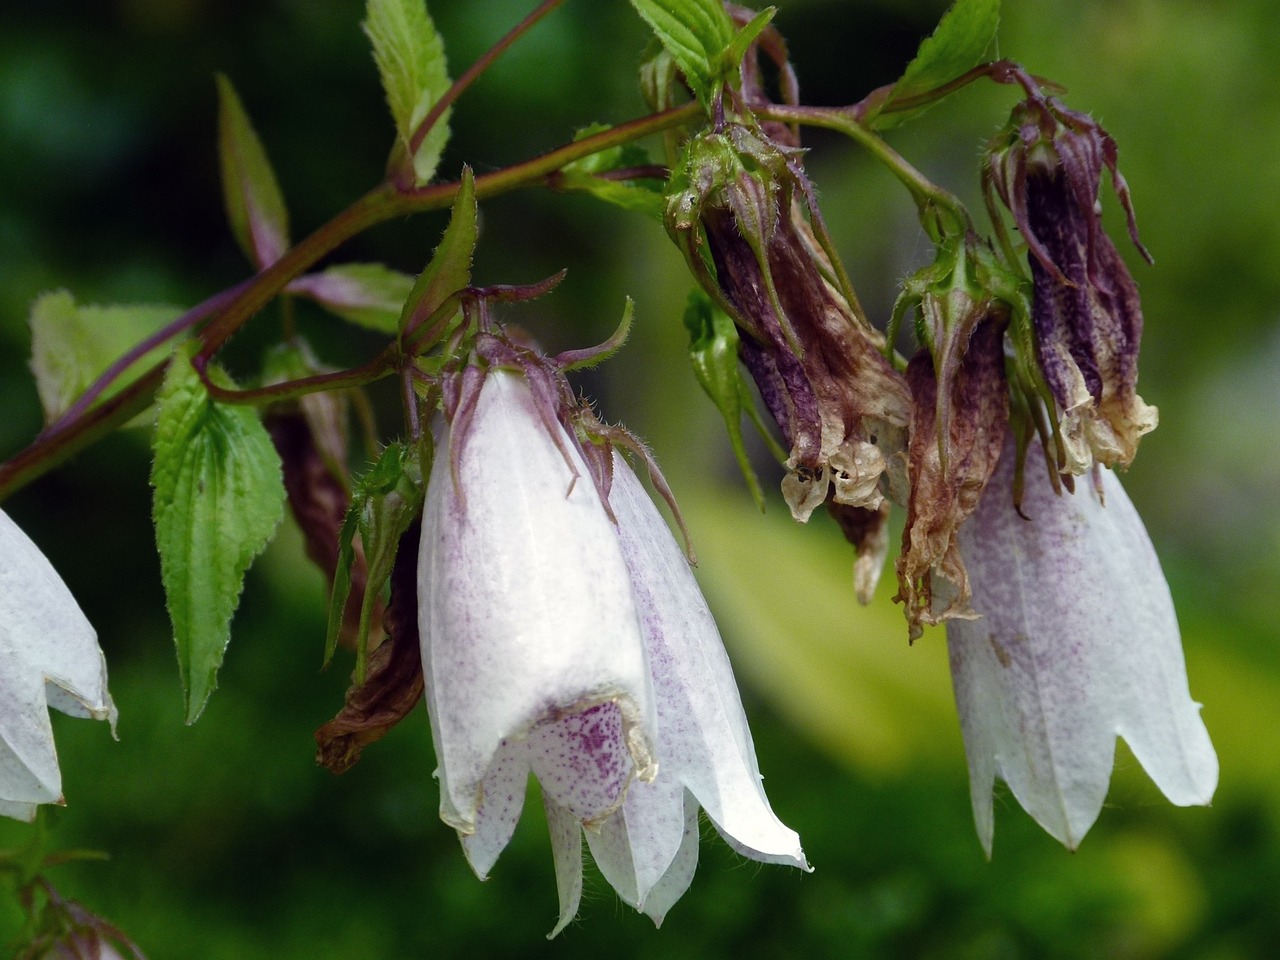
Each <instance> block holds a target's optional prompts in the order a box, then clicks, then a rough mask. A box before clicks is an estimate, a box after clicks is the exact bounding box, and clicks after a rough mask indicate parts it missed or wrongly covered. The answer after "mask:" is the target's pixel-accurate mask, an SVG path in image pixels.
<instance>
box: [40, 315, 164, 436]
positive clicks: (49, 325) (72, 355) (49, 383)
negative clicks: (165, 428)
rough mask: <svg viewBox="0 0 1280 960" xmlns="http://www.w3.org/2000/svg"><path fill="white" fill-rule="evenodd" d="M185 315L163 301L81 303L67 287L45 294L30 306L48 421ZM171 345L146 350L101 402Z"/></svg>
mask: <svg viewBox="0 0 1280 960" xmlns="http://www.w3.org/2000/svg"><path fill="white" fill-rule="evenodd" d="M181 313H182V308H181V307H174V306H167V305H162V304H130V305H127V306H126V305H119V306H106V307H99V306H88V305H82V304H78V303H76V302H75V298H74V297H72V295H71V294H70V293H68V292H67V291H66V290H55V291H52V292H50V293H46V294H43V295H41V296H40V297H39V298H38V299H37V300H36V302H35V303H33V304H32V305H31V315H30V317H29V318H28V322H29V324H30V326H31V372H32V373H33V374H34V375H35V379H36V391H37V393H39V395H40V405H41V406H42V407H43V408H44V416H45V422H46V423H52V422H53V421H54V420H56V419H57V418H58V417H60V416H62V414H64V413H66V411H67V409H68V408H69V407H70V406H71V405H72V404H73V403H74V402H75V400H76V398H77V397H79V396H80V395H81V394H82V393H84V392H85V390H87V389H88V388H89V387H90V386H91V385H92V384H93V382H94V381H95V380H97V378H98V377H99V376H100V375H101V374H102V373H104V372H105V371H106V369H107V368H108V367H109V366H111V364H113V363H114V362H115V361H116V360H118V359H119V358H120V357H121V356H123V355H124V354H125V353H126V352H127V351H128V350H129V349H130V348H131V347H133V346H134V345H135V344H138V343H140V342H141V341H142V340H144V339H145V338H146V337H149V336H150V335H151V334H153V333H155V332H156V331H158V330H160V329H161V328H162V327H164V325H165V324H167V323H169V322H170V321H172V320H174V319H176V318H177V317H178V315H179V314H181ZM172 349H173V347H172V345H171V344H169V343H164V344H160V345H158V346H156V347H155V348H153V349H152V350H150V351H148V352H147V353H145V354H143V355H142V356H141V357H139V358H138V359H137V360H135V361H134V362H133V363H131V364H130V365H129V366H128V367H127V368H126V369H125V370H123V371H121V376H119V377H117V378H116V380H115V382H114V383H113V384H112V385H111V386H110V387H108V388H107V389H106V390H105V391H103V394H102V396H101V397H99V398H98V402H99V403H101V402H102V400H104V399H106V398H107V397H110V396H111V395H112V394H114V393H116V392H118V391H119V390H120V389H121V387H123V386H124V385H126V384H127V383H129V381H130V378H131V376H132V375H134V374H136V373H138V372H140V371H141V370H142V369H143V368H145V367H147V366H150V365H151V364H153V363H155V362H156V361H157V360H159V359H161V358H162V357H164V356H165V355H167V354H168V352H169V351H170V350H172ZM144 423H150V415H149V414H147V413H143V414H140V415H139V416H137V417H135V418H134V419H133V420H131V421H130V422H129V424H128V426H137V425H140V424H144Z"/></svg>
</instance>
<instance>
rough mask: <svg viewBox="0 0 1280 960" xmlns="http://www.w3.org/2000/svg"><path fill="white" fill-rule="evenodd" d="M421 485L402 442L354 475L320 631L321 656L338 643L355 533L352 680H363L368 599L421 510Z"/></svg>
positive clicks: (414, 458) (383, 581)
mask: <svg viewBox="0 0 1280 960" xmlns="http://www.w3.org/2000/svg"><path fill="white" fill-rule="evenodd" d="M424 497H425V491H424V489H423V485H422V469H421V467H420V465H419V462H418V453H417V452H416V450H415V449H414V448H411V447H408V446H406V445H404V444H399V443H393V444H390V445H388V446H387V448H386V449H385V450H383V451H382V456H381V457H379V458H378V462H377V463H375V464H374V465H373V466H372V467H371V468H370V469H369V472H368V473H366V474H365V475H364V476H363V477H361V478H360V479H359V480H357V481H356V484H355V489H354V490H353V491H352V494H351V506H350V507H349V508H348V510H347V516H346V519H345V520H344V521H343V524H342V530H341V532H340V534H339V536H338V566H337V569H336V570H335V571H334V574H333V592H332V593H331V594H330V595H329V629H328V632H327V634H326V636H325V645H324V662H325V663H326V664H327V663H328V662H329V661H330V660H331V659H332V658H333V653H334V651H335V650H336V649H337V646H338V633H339V631H340V630H341V628H342V615H343V611H344V610H345V609H346V606H347V598H348V597H349V596H350V594H351V567H352V564H354V563H355V559H356V553H355V538H356V535H357V534H359V536H360V545H361V547H362V548H363V550H364V558H365V562H366V563H367V564H368V576H367V578H366V580H365V587H364V598H363V600H362V602H361V605H360V625H359V631H358V634H357V637H356V669H355V676H356V683H358V684H359V683H363V682H364V679H365V671H366V669H367V666H368V654H369V651H368V645H369V644H368V640H369V617H370V613H371V612H372V610H373V605H374V600H375V599H376V598H377V597H378V595H379V594H381V593H382V591H383V589H384V588H385V587H386V585H387V581H388V580H390V578H391V570H392V567H393V566H394V565H395V560H396V549H397V548H398V547H399V545H400V537H401V535H403V534H404V532H405V531H406V530H407V529H409V525H410V524H411V523H413V519H414V517H416V516H417V515H418V514H419V513H420V512H421V511H422V501H423V499H424Z"/></svg>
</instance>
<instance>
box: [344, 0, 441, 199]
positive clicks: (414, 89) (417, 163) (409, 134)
mask: <svg viewBox="0 0 1280 960" xmlns="http://www.w3.org/2000/svg"><path fill="white" fill-rule="evenodd" d="M363 27H364V32H365V34H366V35H367V36H368V37H369V42H370V43H372V44H373V59H374V61H375V62H376V63H377V65H378V74H379V75H380V76H381V78H382V89H383V90H384V91H385V92H386V95H387V104H388V106H390V108H391V116H392V119H394V120H395V124H396V133H397V135H398V138H397V142H396V148H395V149H394V150H393V151H392V160H391V163H390V166H391V167H392V168H393V170H392V172H393V174H394V173H396V172H398V171H397V170H396V169H394V168H397V167H399V166H400V165H401V164H407V163H408V162H409V161H410V160H411V161H412V171H413V173H412V179H413V183H414V185H416V186H422V185H423V184H426V183H428V182H429V181H430V180H431V178H432V177H434V176H435V174H436V168H437V167H438V166H439V165H440V155H441V154H442V153H443V152H444V147H445V144H446V143H447V142H448V140H449V114H450V112H451V110H445V111H444V113H443V114H442V115H441V116H440V119H439V120H437V121H436V123H435V125H434V126H433V127H432V128H431V130H430V131H429V132H428V133H427V135H426V136H425V137H424V138H423V140H422V143H421V144H420V145H419V147H418V149H417V151H416V152H415V153H414V155H413V157H412V158H410V157H409V156H408V152H409V145H410V141H411V140H412V138H413V134H414V131H416V130H417V128H418V125H419V124H420V123H422V121H423V120H425V119H426V116H427V114H428V113H429V112H430V111H431V108H432V107H434V106H435V105H436V103H437V102H438V101H439V100H440V98H441V97H442V96H444V94H445V91H447V90H448V89H449V83H450V81H449V65H448V63H447V62H446V60H445V55H444V41H443V39H441V37H440V34H439V33H437V32H436V27H435V24H434V23H433V22H432V20H431V15H430V14H429V13H427V7H426V4H425V3H424V2H423V0H368V4H367V6H366V8H365V21H364V24H363ZM406 172H407V171H406Z"/></svg>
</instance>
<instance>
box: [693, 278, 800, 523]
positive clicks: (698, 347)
mask: <svg viewBox="0 0 1280 960" xmlns="http://www.w3.org/2000/svg"><path fill="white" fill-rule="evenodd" d="M684 326H685V329H686V330H688V331H689V360H690V362H691V363H692V364H693V372H694V375H695V376H696V377H697V378H698V383H699V384H701V386H702V389H703V390H704V391H706V394H707V396H708V397H710V398H711V402H712V403H714V404H715V405H716V409H718V410H719V411H720V415H721V416H722V417H724V423H725V427H726V429H727V430H728V432H729V443H730V445H731V446H732V447H733V455H734V457H735V458H736V459H737V461H738V468H739V469H740V470H741V471H742V477H743V479H744V480H745V481H746V484H747V489H748V490H750V491H751V498H752V499H753V500H755V502H756V506H757V507H759V508H760V510H761V511H763V510H764V492H763V491H762V490H761V489H760V481H759V479H758V478H757V477H756V473H755V471H754V470H753V469H752V468H751V460H750V458H749V457H748V456H747V449H746V444H745V442H744V440H743V436H742V415H743V414H744V413H745V414H746V415H747V416H748V417H749V418H750V419H751V422H752V423H753V424H755V426H756V429H757V430H759V431H760V435H761V436H762V437H764V439H765V442H766V443H767V444H768V445H769V449H770V451H771V452H772V453H773V454H774V456H775V457H777V458H778V461H779V462H781V461H783V460H785V459H786V454H785V453H784V452H783V450H782V448H781V447H779V446H778V445H777V442H776V441H774V439H773V437H772V436H770V435H769V432H768V430H767V428H766V427H765V425H764V423H763V422H762V421H761V419H760V414H759V412H758V411H757V410H756V406H755V400H754V398H753V397H752V395H751V389H750V387H748V386H747V382H746V380H744V379H743V376H742V368H741V367H740V366H739V365H738V343H739V339H738V330H737V327H735V326H734V323H733V320H732V318H731V317H729V315H728V314H726V313H725V312H724V311H723V310H721V309H719V308H718V307H716V306H715V304H713V303H712V302H711V299H710V298H709V297H708V296H707V295H706V294H704V293H703V292H702V291H700V290H694V291H692V292H690V294H689V299H688V302H687V303H686V305H685V310H684Z"/></svg>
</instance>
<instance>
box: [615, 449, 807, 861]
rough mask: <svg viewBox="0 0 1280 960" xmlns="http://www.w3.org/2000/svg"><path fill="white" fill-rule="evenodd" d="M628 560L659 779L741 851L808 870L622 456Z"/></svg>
mask: <svg viewBox="0 0 1280 960" xmlns="http://www.w3.org/2000/svg"><path fill="white" fill-rule="evenodd" d="M610 503H611V504H612V506H613V510H614V514H615V515H616V516H617V518H618V536H619V539H620V540H621V542H622V550H623V553H624V555H625V556H626V559H627V563H628V565H629V566H630V568H631V575H632V583H633V586H634V588H635V593H636V602H637V604H638V606H639V609H640V611H641V615H642V618H643V626H644V636H645V642H646V644H647V646H648V654H649V663H650V667H651V669H652V670H653V682H654V693H655V696H656V698H657V705H658V751H659V757H660V759H661V768H660V773H659V782H669V781H674V782H677V783H679V784H681V785H683V786H685V787H687V788H688V789H689V790H690V791H691V792H692V793H693V795H694V796H695V797H696V798H697V800H698V802H699V803H701V804H702V806H703V807H704V808H705V809H706V811H707V815H708V816H709V817H710V818H711V820H712V822H713V823H715V825H716V827H717V829H718V830H720V832H721V833H722V834H724V835H725V837H726V839H728V840H729V842H730V843H731V844H733V845H734V846H735V847H736V848H737V849H739V850H741V851H742V852H744V853H745V854H746V855H747V856H750V857H752V858H753V859H756V860H762V861H765V862H770V863H787V864H791V865H793V866H799V867H802V868H804V869H808V863H807V862H806V861H805V858H804V853H803V852H802V851H801V849H800V838H799V837H798V836H796V833H795V831H793V830H791V829H789V828H788V827H786V826H785V825H783V823H782V822H781V821H780V820H779V819H778V818H777V817H776V816H775V815H774V813H773V810H772V809H771V808H770V806H769V801H768V799H767V798H766V797H765V794H764V788H763V786H762V785H761V777H760V770H759V767H758V766H757V765H756V755H755V747H754V745H753V744H752V741H751V731H750V730H749V729H748V728H747V718H746V715H745V714H744V713H743V710H742V701H741V700H740V699H739V696H738V688H737V685H736V684H735V683H734V679H733V670H732V668H731V667H730V665H729V658H728V655H727V654H726V653H725V650H724V645H723V644H722V643H721V641H720V633H719V630H717V628H716V624H715V620H714V619H713V618H712V616H711V611H710V610H709V609H708V608H707V604H706V601H705V600H704V599H703V597H702V591H701V590H699V588H698V584H697V581H696V580H695V579H694V577H693V573H692V571H691V570H690V569H689V564H688V562H687V561H686V559H685V556H684V553H683V552H682V551H681V549H680V547H679V545H678V544H677V543H676V541H675V538H674V537H673V536H672V535H671V531H670V529H669V528H668V527H667V525H666V523H665V521H664V520H663V519H662V516H661V515H660V514H659V513H658V511H657V508H656V507H654V505H653V501H651V500H650V499H649V496H648V494H647V493H646V492H645V490H644V487H643V486H642V485H641V483H640V481H639V479H638V478H637V477H636V475H635V474H634V473H633V472H632V470H631V468H630V466H628V465H627V463H626V461H625V459H624V458H622V457H621V456H617V457H616V460H615V464H614V482H613V494H612V496H611V497H610Z"/></svg>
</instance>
